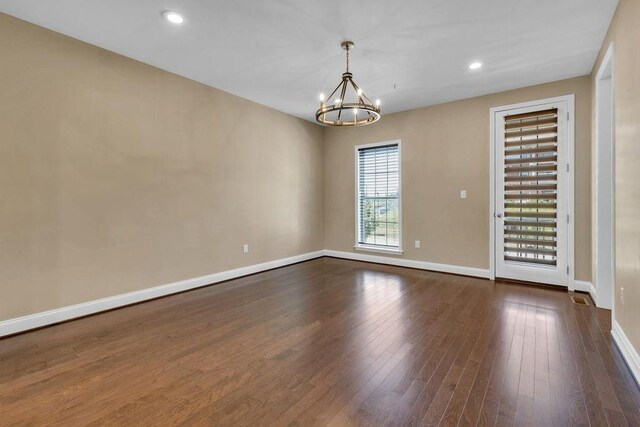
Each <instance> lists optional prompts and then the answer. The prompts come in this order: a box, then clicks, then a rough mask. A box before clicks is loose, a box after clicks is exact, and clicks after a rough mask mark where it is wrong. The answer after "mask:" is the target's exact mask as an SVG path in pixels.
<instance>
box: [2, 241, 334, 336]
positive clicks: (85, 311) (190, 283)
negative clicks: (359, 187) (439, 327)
mask: <svg viewBox="0 0 640 427" xmlns="http://www.w3.org/2000/svg"><path fill="white" fill-rule="evenodd" d="M324 252H325V251H323V250H320V251H316V252H309V253H306V254H302V255H296V256H292V257H289V258H282V259H278V260H273V261H267V262H264V263H261V264H254V265H250V266H247V267H241V268H236V269H234V270H227V271H222V272H220V273H214V274H209V275H207V276H202V277H196V278H193V279H187V280H181V281H179V282H175V283H170V284H168V285H161V286H156V287H153V288H148V289H142V290H139V291H134V292H129V293H126V294H121V295H115V296H112V297H107V298H102V299H99V300H94V301H89V302H85V303H82V304H76V305H72V306H68V307H62V308H57V309H54V310H49V311H45V312H42V313H36V314H32V315H29V316H23V317H18V318H15V319H9V320H5V321H2V322H0V337H2V336H6V335H12V334H16V333H18V332H23V331H27V330H29V329H35V328H40V327H42V326H47V325H52V324H54V323H59V322H63V321H66V320H70V319H74V318H77V317H82V316H87V315H89V314H94V313H99V312H101V311H105V310H111V309H114V308H118V307H123V306H126V305H130V304H135V303H138V302H142V301H145V300H149V299H153V298H158V297H162V296H165V295H171V294H175V293H177V292H183V291H187V290H190V289H195V288H199V287H202V286H207V285H211V284H214V283H219V282H223V281H225V280H230V279H235V278H237V277H241V276H246V275H249V274H254V273H259V272H261V271H265V270H271V269H273V268H278V267H284V266H286V265H290V264H295V263H298V262H302V261H308V260H310V259H314V258H320V257H322V256H324Z"/></svg>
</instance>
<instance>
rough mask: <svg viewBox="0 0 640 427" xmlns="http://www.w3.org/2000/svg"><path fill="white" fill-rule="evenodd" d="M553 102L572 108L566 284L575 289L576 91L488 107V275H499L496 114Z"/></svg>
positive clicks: (569, 121) (569, 146)
mask: <svg viewBox="0 0 640 427" xmlns="http://www.w3.org/2000/svg"><path fill="white" fill-rule="evenodd" d="M552 102H566V103H567V109H568V111H569V118H568V123H567V162H568V166H569V172H568V179H567V183H568V185H567V187H568V188H567V199H568V200H567V205H568V206H567V212H568V215H569V224H568V226H567V240H568V241H567V263H568V267H569V273H568V277H567V287H568V288H569V290H570V291H573V290H575V95H574V94H570V95H564V96H557V97H554V98H546V99H538V100H535V101H528V102H521V103H518V104H510V105H502V106H499V107H493V108H491V109H490V110H489V278H490V279H491V280H495V279H496V252H495V249H496V229H495V216H494V215H495V213H496V206H495V204H496V128H497V126H496V115H497V114H498V113H500V112H503V111H506V110H513V109H516V108H529V107H536V106H538V105H543V104H549V103H552ZM559 167H560V165H559Z"/></svg>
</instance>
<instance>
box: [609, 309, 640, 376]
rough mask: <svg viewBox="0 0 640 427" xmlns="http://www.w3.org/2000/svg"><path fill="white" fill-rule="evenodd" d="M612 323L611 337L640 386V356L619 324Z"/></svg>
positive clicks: (614, 321)
mask: <svg viewBox="0 0 640 427" xmlns="http://www.w3.org/2000/svg"><path fill="white" fill-rule="evenodd" d="M611 323H612V324H611V336H612V337H613V342H615V343H616V346H617V347H618V349H619V350H620V353H622V358H623V359H624V360H625V362H627V366H628V367H629V370H630V371H631V373H632V374H633V377H634V378H635V380H636V383H638V385H640V355H638V352H637V351H636V349H635V348H634V347H633V345H632V344H631V341H629V338H627V336H626V335H625V333H624V331H623V330H622V328H621V327H620V325H619V324H618V322H616V320H615V319H613V321H612V322H611Z"/></svg>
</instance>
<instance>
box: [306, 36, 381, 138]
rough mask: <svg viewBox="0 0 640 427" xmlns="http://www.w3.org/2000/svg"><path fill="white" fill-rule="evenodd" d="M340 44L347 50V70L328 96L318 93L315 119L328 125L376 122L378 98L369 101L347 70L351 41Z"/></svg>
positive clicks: (377, 117) (358, 124)
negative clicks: (318, 106)
mask: <svg viewBox="0 0 640 427" xmlns="http://www.w3.org/2000/svg"><path fill="white" fill-rule="evenodd" d="M340 46H342V48H343V49H344V50H346V51H347V70H346V71H345V72H344V73H342V81H341V82H340V84H338V86H337V87H336V88H335V89H334V91H333V92H331V95H329V97H328V98H325V97H324V95H323V94H321V95H320V108H318V111H316V120H317V121H318V122H320V123H322V124H325V125H329V126H364V125H368V124H371V123H374V122H377V121H378V120H380V100H379V99H378V100H376V102H375V104H374V103H373V102H371V100H369V98H367V96H366V95H365V94H364V92H363V91H362V89H360V87H358V85H357V84H356V82H354V81H353V74H351V73H350V72H349V51H350V50H351V49H353V42H350V41H344V42H342V44H341V45H340ZM334 96H335V97H336V98H335V99H334ZM325 100H326V102H325Z"/></svg>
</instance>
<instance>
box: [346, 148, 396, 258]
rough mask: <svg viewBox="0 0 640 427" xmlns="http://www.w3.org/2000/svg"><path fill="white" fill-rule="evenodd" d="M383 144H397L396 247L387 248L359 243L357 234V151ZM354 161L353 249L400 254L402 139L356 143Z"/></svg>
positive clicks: (358, 223)
mask: <svg viewBox="0 0 640 427" xmlns="http://www.w3.org/2000/svg"><path fill="white" fill-rule="evenodd" d="M385 145H397V146H398V248H387V247H382V246H376V245H365V244H361V243H359V241H358V240H360V239H358V236H359V233H360V228H359V227H360V222H359V218H360V197H359V196H360V162H359V161H358V158H359V156H358V151H359V150H361V149H366V148H375V147H382V146H385ZM354 163H355V172H356V173H355V213H356V215H355V223H354V225H355V228H354V231H355V233H354V239H355V245H354V249H355V250H358V251H366V252H377V253H383V254H388V255H402V254H403V250H402V248H403V246H402V141H401V140H399V139H397V140H393V141H384V142H375V143H373V144H362V145H356V146H355V150H354Z"/></svg>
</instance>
